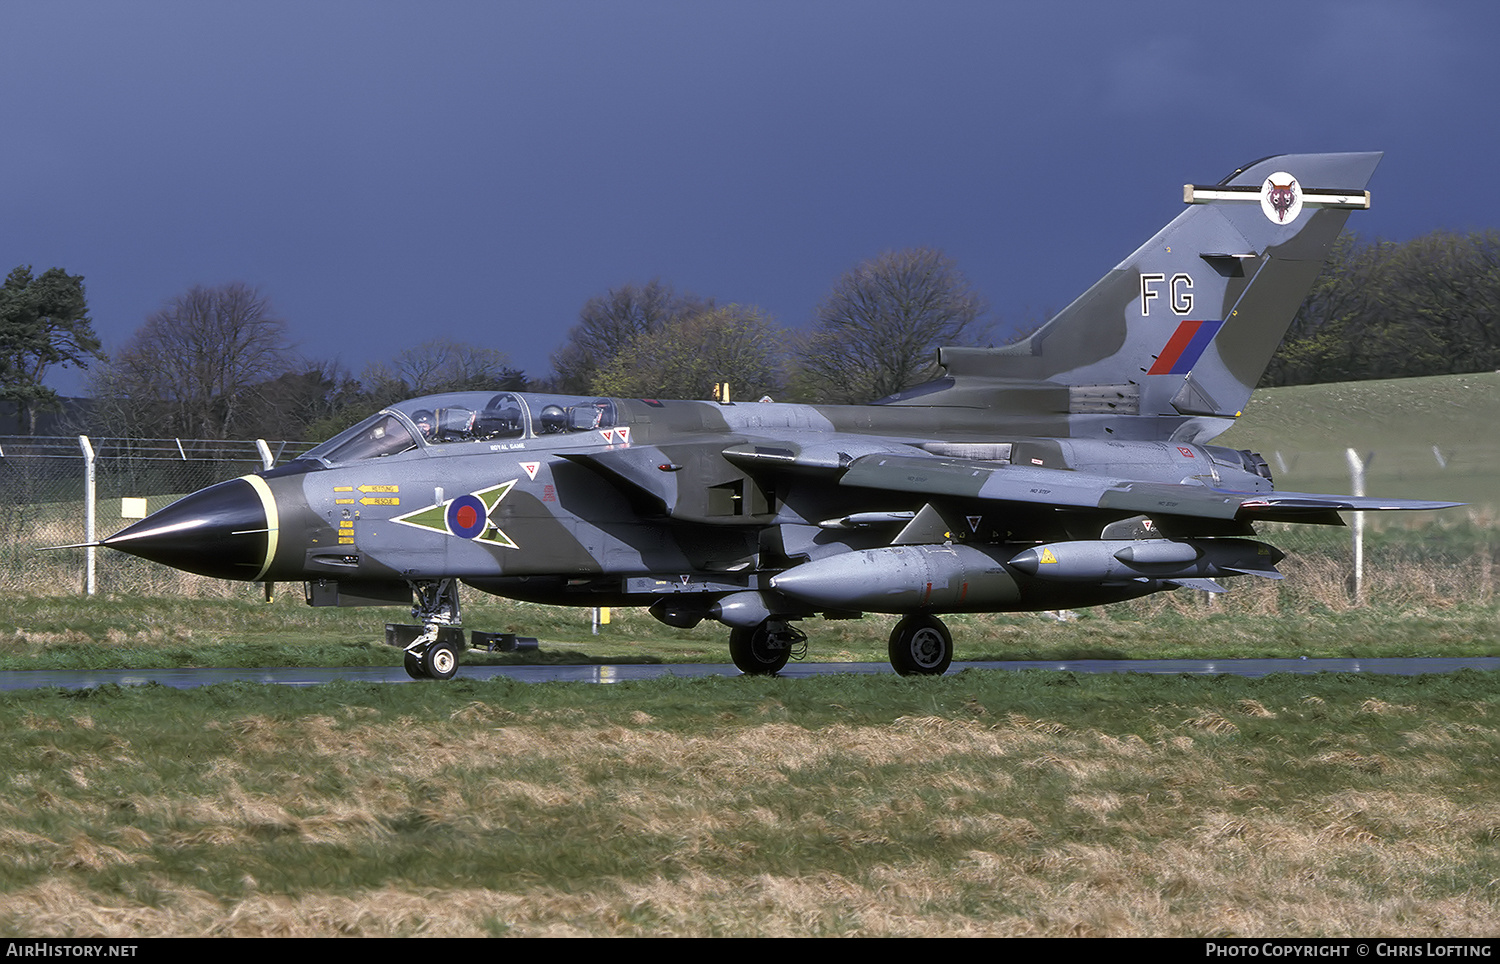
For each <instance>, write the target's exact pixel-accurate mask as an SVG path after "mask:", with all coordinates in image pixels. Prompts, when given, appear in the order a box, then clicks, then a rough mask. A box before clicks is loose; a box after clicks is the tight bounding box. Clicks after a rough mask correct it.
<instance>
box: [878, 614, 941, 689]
mask: <svg viewBox="0 0 1500 964" xmlns="http://www.w3.org/2000/svg"><path fill="white" fill-rule="evenodd" d="M890 656H891V666H892V668H894V669H895V670H896V672H898V673H900V674H901V675H902V676H941V675H943V674H944V673H946V672H947V671H948V664H949V663H952V662H953V635H952V634H951V633H949V632H948V627H947V626H944V625H943V621H942V620H941V619H938V618H937V617H936V616H927V615H919V616H907V617H906V618H905V619H903V620H901V621H900V622H899V623H897V624H896V628H895V629H893V630H891V642H890Z"/></svg>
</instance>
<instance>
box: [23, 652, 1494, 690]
mask: <svg viewBox="0 0 1500 964" xmlns="http://www.w3.org/2000/svg"><path fill="white" fill-rule="evenodd" d="M969 669H973V670H1000V671H1006V672H1018V671H1021V670H1041V671H1047V672H1069V673H1152V674H1165V675H1179V674H1186V675H1190V676H1217V675H1221V674H1223V675H1230V676H1246V677H1257V676H1269V675H1270V674H1272V673H1299V674H1312V673H1371V674H1377V675H1389V676H1419V675H1422V674H1424V673H1453V672H1457V671H1458V670H1461V669H1475V670H1491V671H1493V670H1500V656H1477V657H1429V658H1411V659H1408V658H1390V659H1078V660H995V661H985V662H955V663H954V664H953V665H952V666H951V667H950V668H949V670H948V672H949V673H957V672H960V671H962V670H969ZM838 673H859V674H883V673H894V670H892V669H891V667H890V665H889V664H887V663H811V662H809V663H795V662H794V663H789V664H787V667H786V669H784V670H782V671H781V674H780V675H781V676H782V677H785V678H791V679H797V678H801V677H808V676H829V675H834V674H838ZM739 675H741V674H740V671H739V670H738V669H736V668H735V667H734V665H733V664H732V663H622V664H611V665H590V666H460V667H459V670H458V676H457V677H455V678H456V679H467V680H485V679H493V678H495V677H505V678H508V679H513V680H516V681H518V682H522V683H552V682H564V683H619V682H623V681H625V680H640V679H655V678H657V677H662V676H680V677H697V676H739ZM334 680H349V681H353V682H364V683H411V682H416V681H415V680H412V679H411V678H410V677H408V676H407V675H406V672H405V670H403V669H401V668H400V667H399V666H390V667H386V666H347V667H265V668H261V669H113V670H17V671H13V672H0V690H21V689H42V688H46V687H60V688H62V689H70V690H76V689H88V688H90V687H94V686H106V685H109V684H115V685H119V686H145V685H149V684H152V683H155V684H158V685H161V686H170V687H173V688H175V689H192V688H194V687H198V686H212V685H214V684H215V683H230V682H250V683H272V684H276V685H279V686H320V685H322V684H323V683H328V682H332V681H334ZM423 682H431V681H426V680H424V681H423Z"/></svg>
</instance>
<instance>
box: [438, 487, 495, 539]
mask: <svg viewBox="0 0 1500 964" xmlns="http://www.w3.org/2000/svg"><path fill="white" fill-rule="evenodd" d="M444 521H445V522H446V523H447V524H448V531H449V532H451V533H453V534H454V535H456V536H458V537H459V538H460V539H477V538H479V537H480V536H481V535H483V534H484V530H485V529H486V528H487V527H488V526H489V510H488V509H487V508H485V505H484V502H483V501H482V500H481V499H479V498H478V497H477V496H473V495H461V496H459V497H458V498H456V499H454V500H453V501H452V502H450V503H448V511H447V512H446V513H445V514H444Z"/></svg>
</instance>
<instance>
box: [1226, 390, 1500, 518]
mask: <svg viewBox="0 0 1500 964" xmlns="http://www.w3.org/2000/svg"><path fill="white" fill-rule="evenodd" d="M1497 420H1500V372H1487V373H1485V374H1481V375H1442V376H1437V377H1433V378H1398V379H1388V380H1384V381H1369V382H1339V383H1336V384H1332V385H1299V386H1295V387H1291V388H1272V389H1262V390H1261V391H1258V392H1256V393H1255V396H1254V397H1253V398H1252V399H1251V400H1250V404H1249V406H1248V407H1247V408H1246V409H1245V414H1244V417H1243V418H1241V419H1240V422H1239V424H1237V425H1236V426H1235V427H1234V428H1232V429H1231V430H1229V431H1228V432H1226V433H1224V435H1222V436H1220V437H1219V439H1218V440H1217V442H1218V444H1221V445H1229V446H1232V447H1234V448H1244V449H1253V450H1254V451H1257V452H1260V453H1261V454H1262V455H1264V456H1265V457H1266V460H1267V461H1268V462H1270V463H1271V469H1272V472H1273V473H1274V474H1275V477H1276V487H1277V488H1278V489H1289V490H1293V491H1303V492H1348V491H1350V488H1349V486H1350V481H1349V469H1348V464H1347V461H1346V459H1345V455H1344V451H1345V449H1348V448H1353V449H1354V450H1355V451H1356V452H1358V453H1359V454H1360V455H1361V456H1365V455H1368V454H1370V453H1374V455H1375V459H1374V461H1373V462H1372V463H1371V465H1370V469H1369V475H1368V481H1367V484H1366V488H1367V491H1368V492H1369V493H1370V494H1371V495H1383V496H1390V497H1393V498H1420V499H1445V500H1453V501H1457V502H1468V503H1471V504H1472V505H1473V506H1474V507H1476V509H1481V510H1483V513H1484V515H1485V516H1487V517H1488V518H1490V519H1493V516H1494V514H1495V510H1496V509H1497V508H1500V424H1497ZM1434 447H1435V448H1436V450H1437V452H1436V454H1434V451H1433V450H1434Z"/></svg>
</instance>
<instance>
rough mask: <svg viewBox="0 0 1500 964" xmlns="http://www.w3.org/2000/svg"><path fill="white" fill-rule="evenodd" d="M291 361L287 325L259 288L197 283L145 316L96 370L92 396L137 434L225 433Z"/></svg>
mask: <svg viewBox="0 0 1500 964" xmlns="http://www.w3.org/2000/svg"><path fill="white" fill-rule="evenodd" d="M294 365H295V358H294V356H293V354H292V349H291V344H290V343H289V342H288V340H287V326H286V322H284V321H282V320H281V319H280V318H277V317H276V316H275V315H274V314H273V313H272V311H271V307H270V304H269V302H268V301H267V300H266V298H265V297H264V296H263V295H262V294H261V293H260V292H259V291H258V290H257V289H255V288H253V287H251V286H249V285H246V284H243V283H240V282H232V283H229V284H223V285H218V286H216V287H212V288H205V287H202V286H201V285H200V286H194V287H193V288H191V289H189V290H188V291H186V292H184V293H183V294H180V295H178V296H176V297H174V298H172V299H171V300H170V301H168V302H167V303H166V304H165V305H164V306H163V307H162V308H161V310H159V311H157V312H155V313H153V314H152V315H151V316H150V317H148V318H147V319H146V323H145V324H144V325H142V326H141V327H140V328H139V329H137V330H136V333H135V335H134V336H133V337H132V338H131V340H130V341H129V343H127V344H126V346H125V347H124V348H123V349H122V350H121V351H120V352H118V353H117V355H116V357H115V359H114V361H113V362H112V363H111V364H110V365H108V366H107V367H106V368H104V369H101V370H100V373H99V377H98V378H96V379H95V381H94V394H95V397H96V398H100V399H101V403H102V405H103V407H104V410H105V411H112V412H113V413H114V417H115V419H117V420H119V421H123V422H125V423H126V424H125V425H124V426H122V427H124V428H128V429H130V430H131V431H133V432H136V433H139V434H146V435H158V436H161V435H175V436H183V437H201V438H230V437H233V436H234V435H235V434H237V433H239V432H241V431H243V430H244V427H243V426H242V425H241V424H240V423H241V421H242V417H243V416H245V415H246V414H247V413H249V412H251V411H254V410H256V409H257V408H261V407H263V406H262V405H261V400H260V399H259V398H258V392H259V391H260V389H261V388H262V386H264V385H266V384H267V383H270V382H272V381H273V380H274V379H276V378H279V377H280V376H282V375H285V374H287V373H288V372H289V371H291V370H292V368H293V367H294Z"/></svg>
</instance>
